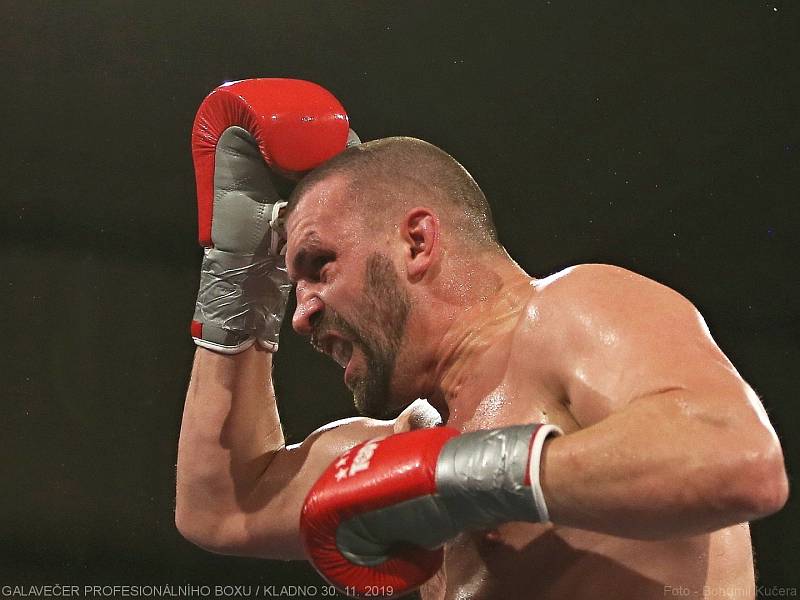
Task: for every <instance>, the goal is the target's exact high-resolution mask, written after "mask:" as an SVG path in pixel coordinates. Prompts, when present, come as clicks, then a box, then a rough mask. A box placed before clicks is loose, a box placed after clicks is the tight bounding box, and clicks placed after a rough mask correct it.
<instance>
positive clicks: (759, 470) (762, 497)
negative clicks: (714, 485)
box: [736, 440, 789, 521]
mask: <svg viewBox="0 0 800 600" xmlns="http://www.w3.org/2000/svg"><path fill="white" fill-rule="evenodd" d="M742 462H743V465H741V466H740V469H741V474H740V475H739V477H738V479H739V485H738V486H737V487H738V488H739V489H738V494H737V498H736V500H737V504H738V505H739V506H738V508H739V509H740V510H741V512H742V513H744V514H746V515H748V518H747V520H748V521H751V520H755V519H760V518H763V517H766V516H769V515H771V514H773V513H776V512H778V511H779V510H781V509H782V508H783V507H784V505H785V504H786V502H787V500H788V499H789V479H788V477H787V475H786V467H785V466H784V461H783V452H782V451H781V448H780V444H779V443H778V442H777V440H774V441H772V442H770V443H769V444H768V445H767V447H766V448H765V449H763V450H761V451H757V452H752V451H751V452H750V453H748V454H747V456H746V457H745V458H744V459H743V461H742Z"/></svg>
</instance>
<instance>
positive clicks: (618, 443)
mask: <svg viewBox="0 0 800 600" xmlns="http://www.w3.org/2000/svg"><path fill="white" fill-rule="evenodd" d="M686 406H687V403H685V402H683V401H682V397H681V392H670V393H668V394H664V395H663V397H659V398H651V399H647V400H643V401H640V402H638V403H636V404H635V405H632V406H630V407H628V408H627V409H626V410H625V411H621V412H619V413H616V414H613V415H611V416H610V417H608V418H606V419H605V420H603V421H601V422H599V423H596V424H594V425H592V426H591V427H588V428H586V429H583V430H581V431H578V432H575V433H572V434H570V435H567V436H564V437H561V438H557V439H553V440H552V441H550V442H548V443H547V444H546V447H545V451H544V454H543V460H542V486H543V490H544V493H545V498H546V501H547V505H548V508H549V512H550V518H551V520H552V521H553V522H554V523H556V524H560V525H566V526H570V527H578V528H582V529H589V530H594V531H599V532H602V533H608V534H611V535H616V536H621V537H632V538H640V539H662V538H668V537H681V536H688V535H695V534H699V533H705V532H709V531H713V530H716V529H720V528H722V527H726V526H729V525H732V524H735V523H739V522H743V521H748V520H751V519H754V518H757V517H760V516H764V515H765V514H769V513H770V512H773V511H774V510H777V509H778V508H780V506H781V505H782V502H783V501H785V493H786V492H785V485H786V483H785V473H784V470H783V459H782V455H781V452H780V447H779V446H778V445H777V440H776V438H774V434H772V435H771V432H770V431H767V430H766V429H765V428H764V427H763V426H762V425H761V424H760V423H759V422H758V420H757V419H752V420H751V421H752V422H747V423H744V422H741V421H738V422H734V421H731V420H728V416H727V415H725V414H723V413H720V414H718V415H717V419H716V422H715V421H714V420H713V419H709V418H708V417H709V415H705V416H703V415H698V414H687V411H686V409H685V407H686ZM781 498H783V500H781Z"/></svg>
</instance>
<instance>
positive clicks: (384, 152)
mask: <svg viewBox="0 0 800 600" xmlns="http://www.w3.org/2000/svg"><path fill="white" fill-rule="evenodd" d="M250 133H251V134H252V135H253V136H254V137H255V136H256V134H255V133H253V132H250ZM259 135H261V134H259ZM251 141H252V139H251ZM255 141H256V142H259V141H260V140H258V139H257V137H256V139H255ZM262 152H263V151H262ZM245 154H246V153H245ZM243 156H244V155H242V156H239V158H238V159H237V160H240V161H245V160H246V157H243ZM264 156H265V158H266V159H267V162H270V161H272V160H273V158H272V157H270V156H268V155H264ZM250 158H252V156H251V157H250ZM247 160H249V159H247ZM255 162H258V161H257V160H256V161H255ZM270 164H274V162H270ZM277 167H278V168H280V167H281V165H277ZM217 168H221V167H217ZM261 168H265V167H263V165H262V167H261ZM272 198H273V199H274V194H272ZM272 201H273V200H269V202H272ZM261 202H262V203H263V202H266V201H265V200H261ZM215 218H216V216H215ZM286 233H287V239H288V248H287V253H286V264H287V266H288V275H289V276H290V278H291V281H292V282H293V283H294V284H295V285H296V294H297V309H296V311H295V314H294V316H293V319H292V326H293V327H294V329H295V330H296V331H297V332H298V333H300V334H303V335H307V336H310V338H311V343H312V344H313V345H314V346H315V347H316V348H317V349H319V350H321V351H323V352H325V353H327V354H330V355H331V356H332V358H333V359H334V360H336V361H337V362H338V363H340V364H342V365H343V366H345V371H344V382H345V384H346V385H347V386H348V387H349V388H350V389H351V390H352V391H353V394H354V401H355V405H356V408H357V409H358V411H359V412H360V413H361V414H363V415H365V416H364V417H361V418H353V419H347V420H344V421H341V422H338V423H333V424H330V425H328V426H325V427H323V428H321V429H319V430H317V431H315V432H314V433H312V434H311V435H310V436H309V437H308V438H307V439H306V440H305V441H304V442H302V443H301V444H298V445H295V446H286V445H285V444H284V438H283V434H282V431H281V424H280V420H279V416H278V413H277V410H276V405H275V396H274V391H273V388H272V384H271V379H270V378H271V370H272V353H271V351H272V350H275V349H276V348H277V329H276V326H275V322H276V321H277V323H278V325H279V319H275V318H272V319H270V318H267V319H266V322H270V323H271V325H272V329H271V330H270V332H269V333H268V334H265V333H264V328H263V326H261V329H258V327H256V329H255V330H253V329H250V330H247V331H245V333H244V334H242V335H241V336H240V337H239V338H238V339H236V340H234V341H231V340H230V339H227V340H225V341H224V343H223V342H220V341H219V340H214V339H211V337H213V336H206V337H209V339H208V340H204V339H203V337H202V335H199V334H200V332H199V330H195V338H196V340H197V341H198V344H199V345H201V346H205V347H201V348H198V350H197V353H196V357H195V363H194V368H193V371H192V377H191V383H190V386H189V391H188V394H187V399H186V407H185V412H184V417H183V424H182V428H181V437H180V447H179V454H178V482H177V510H176V523H177V527H178V529H179V530H180V532H181V533H182V534H183V535H184V536H185V537H186V538H187V539H189V540H190V541H192V542H194V543H195V544H197V545H199V546H201V547H203V548H206V549H208V550H210V551H212V552H219V553H223V554H234V555H242V556H257V557H263V558H268V559H283V560H286V559H308V557H309V555H308V552H307V549H305V548H304V546H303V543H302V540H301V534H300V525H299V523H300V520H301V510H302V509H303V504H304V501H305V500H306V496H307V495H308V493H309V490H311V488H312V486H313V485H314V484H315V482H316V481H317V480H318V479H319V478H320V476H321V475H322V474H323V472H325V471H326V469H328V467H329V465H331V463H332V462H333V461H335V460H337V457H339V456H340V454H341V453H343V452H345V451H347V450H349V449H351V448H353V447H354V446H356V445H357V444H360V443H362V442H364V441H366V440H369V439H373V438H378V437H382V436H393V435H406V436H407V435H410V434H408V433H406V434H403V433H400V432H403V431H406V430H408V429H410V428H412V427H415V426H420V425H421V426H430V425H433V424H434V423H435V421H436V417H438V416H439V415H440V416H441V419H442V421H443V422H444V424H446V425H447V427H449V428H454V429H455V430H457V431H458V432H460V433H466V432H476V431H482V430H488V429H496V428H501V430H502V431H506V429H505V428H508V427H510V426H515V425H523V424H530V425H532V426H533V427H534V431H536V429H535V427H536V424H551V425H554V426H556V427H558V428H559V429H560V430H561V431H563V435H556V436H550V437H547V438H546V440H545V441H544V444H543V446H542V448H541V454H540V457H539V458H538V466H539V477H538V481H536V480H535V477H532V478H531V479H532V481H530V482H527V485H530V486H531V487H533V488H536V489H538V492H539V493H540V494H542V497H541V498H539V500H537V501H534V499H531V507H532V509H531V514H532V515H533V517H532V518H525V519H519V518H518V517H514V518H508V519H506V520H505V521H503V522H492V523H491V524H489V525H487V526H486V527H484V528H479V529H475V528H472V527H470V528H467V529H466V530H464V531H461V532H458V533H456V534H455V535H454V537H451V538H449V539H447V540H442V542H443V543H444V552H443V556H444V558H443V563H442V564H441V568H439V569H438V571H436V573H435V575H434V576H433V577H432V578H430V579H429V580H428V581H426V582H425V583H424V584H423V585H422V587H421V588H420V593H421V595H422V597H423V598H424V599H425V600H428V599H443V598H475V599H478V598H492V599H510V598H537V599H569V600H582V599H586V600H590V599H591V600H595V599H611V598H613V599H615V600H622V599H631V600H647V599H663V598H665V597H671V596H674V595H687V594H691V595H692V597H714V598H737V599H742V598H754V597H755V586H754V573H753V556H752V553H751V546H750V534H749V529H748V525H747V522H748V521H750V520H753V519H757V518H760V517H763V516H766V515H768V514H771V513H773V512H775V511H777V510H779V509H780V508H781V507H782V506H783V504H784V503H785V502H786V498H787V494H788V484H787V478H786V474H785V470H784V464H783V456H782V452H781V448H780V444H779V441H778V439H777V437H776V435H775V433H774V431H773V429H772V427H771V426H770V424H769V421H768V419H767V416H766V413H765V411H764V409H763V407H762V406H761V403H760V401H759V399H758V397H757V396H756V394H755V393H754V392H753V390H752V389H751V388H750V387H749V386H748V385H747V383H746V382H744V381H743V380H742V378H741V377H740V376H739V374H738V373H737V371H736V369H735V368H734V367H733V365H732V364H731V363H730V362H729V361H728V359H727V358H726V357H725V355H724V354H723V353H722V351H721V350H720V349H719V348H718V347H717V345H716V344H715V343H714V341H713V339H712V338H711V335H710V334H709V331H708V329H707V327H706V325H705V323H704V321H703V318H702V317H701V316H700V314H699V313H698V312H697V310H696V309H695V308H694V307H693V306H692V304H691V303H690V302H689V301H687V300H686V299H685V298H684V297H682V296H681V295H680V294H678V293H677V292H675V291H673V290H671V289H669V288H666V287H664V286H662V285H660V284H658V283H656V282H654V281H651V280H649V279H646V278H644V277H642V276H639V275H636V274H634V273H631V272H629V271H626V270H624V269H621V268H617V267H613V266H607V265H579V266H575V267H572V268H569V269H565V270H564V271H561V272H559V273H556V274H554V275H550V276H548V277H544V278H536V277H533V276H531V275H528V274H526V273H525V272H524V271H523V270H522V269H521V268H520V267H519V266H518V265H517V264H516V263H515V262H514V261H513V260H512V259H511V258H510V257H509V256H508V254H507V253H506V252H505V251H504V249H503V248H502V246H501V245H500V244H499V243H498V241H497V236H496V233H495V230H494V225H493V223H492V219H491V213H490V210H489V206H488V204H487V203H486V200H485V198H484V196H483V194H482V192H481V190H480V189H479V187H478V186H477V184H476V183H475V182H474V181H473V179H472V178H471V177H470V176H469V174H468V173H467V172H466V171H465V170H464V169H463V168H462V167H461V166H460V165H459V164H458V163H457V162H456V161H455V160H454V159H453V158H451V157H450V156H448V155H447V154H445V153H444V152H443V151H441V150H439V149H437V148H435V147H434V146H432V145H430V144H427V143H425V142H422V141H419V140H414V139H411V138H390V139H386V140H379V141H375V142H370V143H367V144H363V145H360V146H356V147H353V148H349V149H347V150H346V151H344V152H342V153H341V154H339V155H337V156H336V157H335V158H333V159H331V160H329V161H328V162H326V163H325V164H324V165H323V166H322V167H320V168H318V169H316V170H314V171H312V172H311V174H310V175H309V176H307V177H305V178H304V179H303V180H302V181H301V183H300V184H299V185H298V186H297V188H296V189H295V190H294V192H293V194H292V196H291V199H290V203H289V206H288V218H287V221H286ZM273 237H274V235H273ZM270 260H272V262H270V261H269V260H267V263H269V264H271V265H274V264H275V263H276V260H275V259H274V258H273V259H270ZM277 263H278V264H280V260H279V259H278V260H277ZM278 271H279V270H278ZM278 271H273V272H272V273H271V274H270V273H265V272H264V269H261V270H259V271H258V272H254V273H251V275H252V276H253V277H262V278H264V277H267V278H269V277H272V281H273V282H274V281H281V280H280V274H278V275H277V276H276V275H275V273H276V272H278ZM201 287H202V286H201ZM246 287H247V286H244V288H246ZM255 287H258V286H255ZM264 287H265V286H264V285H261V289H263V288H264ZM266 287H269V286H266ZM271 289H272V291H269V292H262V293H266V294H267V295H270V294H271V296H270V299H269V301H265V303H266V304H267V305H268V306H269V309H268V310H267V311H266V312H267V313H268V317H269V316H275V315H279V313H280V307H279V306H277V305H279V304H280V302H277V301H276V298H278V299H280V298H282V297H283V296H282V294H281V293H280V292H281V290H282V291H283V292H285V290H286V288H285V286H284V285H283V284H280V285H278V286H273V288H271ZM275 290H278V292H276V291H275ZM202 294H203V290H202V289H201V296H202ZM246 295H247V293H245V296H246ZM206 300H207V299H206ZM206 300H202V301H199V303H200V304H199V306H200V305H201V304H202V302H205V301H206ZM251 304H252V303H246V305H247V307H248V308H247V310H251V309H252V306H251ZM202 312H203V311H199V313H196V319H198V318H199V319H201V320H202V318H203V314H202ZM262 312H264V311H263V310H262ZM198 315H199V316H198ZM248 331H249V333H248ZM253 331H255V333H253ZM270 336H271V337H270ZM266 338H269V339H266ZM253 339H257V340H258V341H259V342H261V343H260V344H255V345H249V344H251V343H252V340H253ZM209 340H210V341H209ZM208 348H211V349H208ZM230 352H236V353H230ZM417 398H425V399H426V400H427V403H425V402H414V401H415V400H416V399H417ZM294 401H298V402H302V399H296V400H294ZM428 403H429V404H428ZM433 410H435V411H436V413H438V415H436V414H435V413H433V412H432V411H433ZM398 414H399V416H398V417H396V418H394V419H391V418H390V419H389V420H378V418H382V419H385V418H387V417H391V416H392V415H398ZM432 415H434V416H433V417H432ZM440 429H441V428H437V429H430V430H427V431H438V430H440ZM423 435H424V432H423ZM386 439H391V438H386ZM454 439H459V438H454ZM413 452H414V448H410V449H409V453H413ZM531 460H533V459H531ZM392 476H393V472H392V469H391V468H388V469H387V471H386V472H385V473H382V474H381V477H387V478H391V477H392ZM527 489H530V488H527ZM540 508H544V510H545V513H544V518H541V517H542V512H541V510H539V509H540ZM537 510H538V513H537ZM548 513H549V515H548ZM537 514H538V515H539V517H540V518H537V517H536V515H537ZM548 516H549V522H548V519H547V517H548ZM536 521H542V522H536ZM437 527H439V523H434V522H430V523H427V524H425V525H423V526H420V525H419V523H418V522H415V521H414V517H413V516H412V517H410V520H409V524H408V526H406V527H405V529H408V530H410V532H409V533H408V535H409V536H410V538H411V539H413V536H414V535H415V531H416V532H419V535H420V539H422V538H424V536H425V535H426V534H427V532H428V531H430V530H435V529H437ZM415 528H416V529H415ZM390 542H391V541H390V540H387V547H388V546H390ZM323 574H325V572H324V571H323Z"/></svg>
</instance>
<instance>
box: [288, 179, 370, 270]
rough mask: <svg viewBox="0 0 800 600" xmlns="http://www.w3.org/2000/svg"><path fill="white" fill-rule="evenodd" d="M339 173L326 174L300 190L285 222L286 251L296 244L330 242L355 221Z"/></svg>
mask: <svg viewBox="0 0 800 600" xmlns="http://www.w3.org/2000/svg"><path fill="white" fill-rule="evenodd" d="M350 200H351V196H350V190H349V188H348V186H347V184H346V181H344V180H343V178H342V177H338V176H337V177H327V178H325V179H323V180H321V181H318V182H316V183H315V184H314V185H313V186H312V187H310V188H309V189H307V190H305V191H304V192H303V196H302V198H300V200H299V201H298V203H297V205H296V206H295V207H294V210H292V212H291V214H290V215H289V218H288V220H287V222H286V235H287V240H288V242H287V255H291V254H292V253H293V251H296V249H297V248H298V247H300V246H305V245H309V244H311V245H321V244H334V243H336V241H337V240H339V239H341V237H342V235H343V234H345V233H347V232H349V231H351V230H352V229H353V228H354V227H355V226H356V223H357V222H358V218H357V214H356V213H355V211H354V210H353V208H352V207H353V206H354V205H355V203H353V202H351V201H350Z"/></svg>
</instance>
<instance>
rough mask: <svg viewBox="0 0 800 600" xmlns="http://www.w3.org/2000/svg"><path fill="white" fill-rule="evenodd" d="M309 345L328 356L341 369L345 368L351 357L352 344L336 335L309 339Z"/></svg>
mask: <svg viewBox="0 0 800 600" xmlns="http://www.w3.org/2000/svg"><path fill="white" fill-rule="evenodd" d="M311 345H312V346H314V348H315V349H316V350H317V351H318V352H321V353H323V354H327V355H328V356H330V357H331V358H332V359H333V360H334V362H335V363H336V364H338V365H339V366H340V367H342V368H343V369H346V368H347V365H348V363H349V362H350V359H351V358H352V356H353V344H352V343H351V342H349V341H347V340H346V339H344V338H341V337H339V336H337V335H325V336H323V337H322V338H321V339H314V338H312V339H311Z"/></svg>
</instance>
